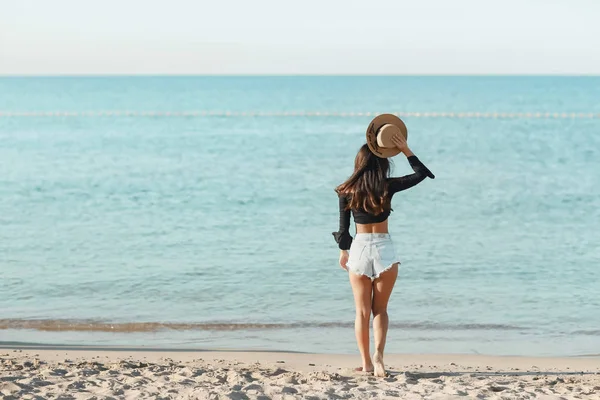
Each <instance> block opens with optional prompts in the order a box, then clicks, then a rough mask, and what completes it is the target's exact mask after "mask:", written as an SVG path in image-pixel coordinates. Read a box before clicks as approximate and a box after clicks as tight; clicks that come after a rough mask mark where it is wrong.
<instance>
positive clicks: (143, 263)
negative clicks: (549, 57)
mask: <svg viewBox="0 0 600 400" xmlns="http://www.w3.org/2000/svg"><path fill="white" fill-rule="evenodd" d="M107 110H113V111H120V112H125V111H131V112H137V113H136V114H133V115H131V116H124V115H120V116H114V115H113V116H110V115H108V116H107V115H99V114H98V113H99V112H102V111H107ZM31 111H36V112H47V111H61V112H73V113H79V114H77V115H73V116H46V117H44V116H27V114H23V113H26V112H31ZM146 111H160V112H181V111H216V112H218V116H196V117H194V116H144V115H142V114H141V112H146ZM227 111H231V112H235V113H237V114H235V115H232V116H227V115H225V112H227ZM2 112H3V113H4V116H0V328H1V329H0V342H12V341H20V342H35V343H60V344H74V343H77V344H114V345H153V346H165V347H186V348H188V347H194V348H232V349H234V348H235V349H240V348H244V349H247V348H251V349H266V350H291V351H317V352H336V353H352V352H355V351H356V350H355V342H354V332H353V328H352V323H353V319H354V310H353V301H352V294H351V291H350V286H349V284H348V280H347V276H346V273H345V272H344V271H342V270H341V269H340V268H339V267H338V266H337V257H338V250H337V247H336V244H335V242H334V240H333V237H332V235H331V232H332V231H334V230H336V229H337V224H338V221H337V218H338V213H337V198H336V195H335V193H334V192H333V188H334V187H335V185H337V184H338V183H340V182H341V181H342V180H344V179H345V178H346V177H347V176H348V175H349V174H350V173H351V170H352V163H353V159H354V155H355V154H356V151H357V150H358V148H359V147H360V145H361V144H362V143H364V131H365V129H366V126H367V125H368V123H369V122H370V120H371V118H372V116H370V115H364V114H363V115H358V116H356V115H355V116H314V115H306V114H304V115H301V116H284V115H283V114H282V113H283V112H305V113H306V112H348V113H350V112H354V113H365V112H372V113H378V112H421V113H422V112H481V113H495V112H498V113H512V112H516V113H523V112H525V113H527V112H532V113H536V112H541V113H546V112H550V113H594V114H595V115H597V117H596V118H589V117H573V118H545V117H541V118H523V117H516V118H474V117H468V118H457V117H427V116H425V117H423V116H419V117H416V116H412V117H411V116H409V117H406V118H404V120H405V122H406V124H407V126H408V129H409V143H410V145H411V147H412V149H413V151H414V152H415V153H416V154H417V155H418V156H419V158H420V159H421V160H422V161H423V162H424V163H425V164H426V165H427V166H428V167H429V168H430V169H431V170H432V171H433V172H434V173H435V174H436V179H435V180H426V181H424V182H423V183H421V184H420V185H418V186H417V187H415V188H413V189H411V190H409V191H406V192H402V193H400V194H398V195H396V196H395V197H394V203H393V206H394V210H395V211H394V212H393V213H392V217H391V220H390V224H389V225H390V232H391V234H392V235H393V237H394V240H395V242H396V244H397V245H398V252H399V253H400V254H401V255H402V261H403V264H402V267H401V270H400V274H399V279H398V282H397V285H396V288H395V291H394V293H393V295H392V299H391V302H390V310H389V314H390V321H391V325H392V329H391V330H390V333H389V339H388V347H387V348H388V351H390V352H412V353H416V352H461V353H487V354H528V355H577V354H597V353H599V349H600V318H599V317H600V270H599V268H600V228H599V227H598V226H599V224H600V118H598V114H599V113H600V78H591V77H589V78H566V77H565V78H557V77H544V78H541V77H227V78H225V77H223V78H217V77H179V78H168V77H158V78H151V77H145V78H126V77H121V78H0V113H2ZM84 112H91V113H92V114H90V115H86V114H83V113H84ZM242 112H266V113H274V114H275V115H274V116H242V115H241V114H240V113H242ZM19 113H21V114H19ZM14 114H18V115H20V116H14ZM394 162H395V169H394V171H395V174H396V175H402V174H406V173H410V172H411V170H410V168H409V167H408V164H407V163H406V161H405V159H404V158H403V157H402V156H400V157H396V158H395V159H394ZM161 324H162V325H161Z"/></svg>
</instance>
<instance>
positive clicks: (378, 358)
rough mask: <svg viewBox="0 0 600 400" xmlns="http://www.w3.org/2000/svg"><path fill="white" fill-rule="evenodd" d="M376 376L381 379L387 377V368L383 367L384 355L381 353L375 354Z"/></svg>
mask: <svg viewBox="0 0 600 400" xmlns="http://www.w3.org/2000/svg"><path fill="white" fill-rule="evenodd" d="M373 366H374V375H375V376H377V377H379V378H384V377H385V366H384V365H383V355H382V354H381V353H379V352H375V354H373Z"/></svg>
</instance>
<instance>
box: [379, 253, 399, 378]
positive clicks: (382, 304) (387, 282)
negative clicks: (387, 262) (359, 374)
mask: <svg viewBox="0 0 600 400" xmlns="http://www.w3.org/2000/svg"><path fill="white" fill-rule="evenodd" d="M397 277H398V264H394V266H393V267H392V268H390V269H389V270H387V271H385V272H384V273H382V274H381V275H380V276H379V278H377V279H376V280H375V283H374V285H373V334H374V336H375V353H374V354H373V362H374V364H375V367H374V368H375V376H380V377H384V376H385V366H384V364H383V350H384V349H385V341H386V338H387V331H388V324H389V320H388V313H387V305H388V301H389V300H390V296H391V294H392V290H393V289H394V284H395V283H396V278H397Z"/></svg>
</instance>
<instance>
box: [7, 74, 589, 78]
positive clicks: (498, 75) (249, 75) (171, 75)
mask: <svg viewBox="0 0 600 400" xmlns="http://www.w3.org/2000/svg"><path fill="white" fill-rule="evenodd" d="M194 77H198V78H204V77H206V78H213V77H214V78H254V77H256V78H261V77H264V78H276V77H282V78H294V77H298V78H300V77H307V78H308V77H315V78H319V77H328V78H336V77H340V78H344V77H347V78H353V77H357V78H359V77H367V78H371V77H373V78H375V77H382V78H393V77H398V78H403V77H406V78H426V77H431V78H471V77H472V78H477V77H482V78H495V77H498V78H504V77H508V78H519V77H523V78H536V77H540V78H600V73H594V74H588V73H569V74H556V73H514V74H513V73H449V74H442V73H439V74H437V73H436V74H434V73H425V74H423V73H421V74H416V73H406V74H380V73H298V74H296V73H239V74H233V73H225V74H212V73H197V74H178V73H173V74H171V73H58V74H10V73H8V74H5V73H0V79H2V78H194Z"/></svg>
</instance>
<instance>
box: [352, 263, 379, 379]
mask: <svg viewBox="0 0 600 400" xmlns="http://www.w3.org/2000/svg"><path fill="white" fill-rule="evenodd" d="M348 275H349V276H350V285H351V286H352V293H353V294H354V304H355V306H356V319H355V321H354V332H355V334H356V342H357V344H358V350H359V351H360V356H361V357H362V370H363V371H365V372H367V371H373V363H372V362H371V354H370V352H369V322H370V320H371V297H372V295H373V284H372V282H371V279H370V278H369V277H366V276H364V275H357V274H355V273H352V272H350V273H348Z"/></svg>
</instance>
